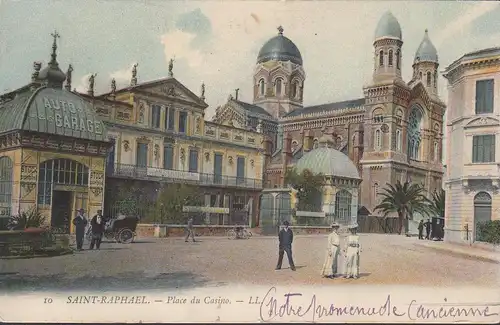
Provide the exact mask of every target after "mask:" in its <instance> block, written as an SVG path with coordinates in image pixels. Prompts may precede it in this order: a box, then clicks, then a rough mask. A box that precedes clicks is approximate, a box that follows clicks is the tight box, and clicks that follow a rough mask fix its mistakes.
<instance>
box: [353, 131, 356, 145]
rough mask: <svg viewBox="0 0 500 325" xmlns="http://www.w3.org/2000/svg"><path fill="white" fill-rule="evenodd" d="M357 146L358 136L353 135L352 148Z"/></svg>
mask: <svg viewBox="0 0 500 325" xmlns="http://www.w3.org/2000/svg"><path fill="white" fill-rule="evenodd" d="M355 145H356V134H353V135H352V147H353V148H354V146H355Z"/></svg>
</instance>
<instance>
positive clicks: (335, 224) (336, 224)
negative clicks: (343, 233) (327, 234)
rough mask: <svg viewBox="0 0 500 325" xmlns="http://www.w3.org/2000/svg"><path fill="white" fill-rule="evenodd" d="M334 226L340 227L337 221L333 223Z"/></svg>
mask: <svg viewBox="0 0 500 325" xmlns="http://www.w3.org/2000/svg"><path fill="white" fill-rule="evenodd" d="M332 228H340V225H339V224H338V223H336V222H334V223H332Z"/></svg>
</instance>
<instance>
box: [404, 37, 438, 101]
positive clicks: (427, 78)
mask: <svg viewBox="0 0 500 325" xmlns="http://www.w3.org/2000/svg"><path fill="white" fill-rule="evenodd" d="M438 67H439V60H438V54H437V50H436V47H435V46H434V44H432V42H431V40H430V38H429V31H428V30H427V29H426V30H425V34H424V38H423V39H422V42H421V43H420V46H419V47H418V49H417V52H416V53H415V59H414V60H413V76H412V79H411V81H410V83H409V84H410V86H411V87H413V86H414V85H415V84H417V82H419V81H420V82H422V85H423V86H424V87H425V89H426V90H427V92H428V93H429V95H431V96H434V97H438V95H439V94H438Z"/></svg>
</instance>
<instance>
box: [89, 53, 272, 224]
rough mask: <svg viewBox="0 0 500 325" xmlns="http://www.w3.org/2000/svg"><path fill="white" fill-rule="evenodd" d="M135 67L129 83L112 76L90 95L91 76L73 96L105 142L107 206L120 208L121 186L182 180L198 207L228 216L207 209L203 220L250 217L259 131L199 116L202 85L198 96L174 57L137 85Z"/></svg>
mask: <svg viewBox="0 0 500 325" xmlns="http://www.w3.org/2000/svg"><path fill="white" fill-rule="evenodd" d="M137 67H138V65H135V66H134V68H133V70H132V75H131V81H130V86H128V87H125V88H123V89H116V82H115V81H114V80H111V87H110V91H109V92H107V93H105V94H101V95H95V94H94V91H93V80H92V79H91V80H89V90H88V92H87V94H80V96H82V97H85V98H86V99H87V100H88V101H90V102H92V103H93V105H94V107H95V109H96V112H97V114H98V115H99V117H100V118H101V119H102V120H103V121H104V123H105V124H106V125H107V128H108V137H109V141H110V142H111V143H112V149H111V151H110V153H109V155H108V159H107V168H106V173H107V180H108V184H107V185H108V195H107V198H106V207H107V208H108V210H116V209H120V207H119V206H118V205H119V202H117V200H114V198H116V197H117V196H116V189H117V188H120V187H122V186H124V184H125V183H128V184H129V185H130V184H133V186H134V187H135V188H144V189H146V190H147V191H148V192H149V195H151V196H154V195H156V191H157V190H158V188H159V187H160V186H161V184H162V183H163V184H165V183H167V184H168V183H186V184H192V185H197V186H198V187H199V188H200V189H201V190H202V191H203V192H204V194H205V206H207V207H212V208H229V211H230V213H229V214H219V213H217V214H215V213H214V214H212V215H209V214H207V215H206V216H205V222H206V223H209V224H232V223H236V222H238V223H243V222H244V223H249V222H252V220H255V217H256V210H257V203H258V200H257V198H258V195H259V192H260V190H261V189H262V185H263V184H262V177H263V163H264V155H263V153H262V150H261V149H260V148H261V146H262V136H263V135H262V134H261V133H258V132H256V131H252V130H242V129H241V128H236V127H234V126H231V125H219V124H217V123H214V122H209V121H205V119H204V117H205V109H206V108H207V106H208V105H207V104H206V103H205V101H204V100H205V85H202V86H201V92H200V94H199V95H196V94H194V93H193V92H192V91H190V90H189V89H187V88H186V87H185V86H184V85H182V84H181V83H180V82H179V81H178V80H177V79H175V78H174V75H173V61H171V62H170V67H169V69H170V70H169V77H167V78H164V79H159V80H154V81H150V82H142V83H141V82H138V78H137ZM91 78H92V77H91ZM113 193H115V195H114V194H113ZM108 198H109V199H108ZM108 213H113V211H109V212H108ZM247 218H248V219H247Z"/></svg>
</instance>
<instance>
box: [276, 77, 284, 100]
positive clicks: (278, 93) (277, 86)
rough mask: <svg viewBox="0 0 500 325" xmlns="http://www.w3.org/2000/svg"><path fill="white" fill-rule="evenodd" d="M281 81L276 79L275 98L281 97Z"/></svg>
mask: <svg viewBox="0 0 500 325" xmlns="http://www.w3.org/2000/svg"><path fill="white" fill-rule="evenodd" d="M282 84H283V80H282V79H281V78H278V79H276V96H281V87H282Z"/></svg>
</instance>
